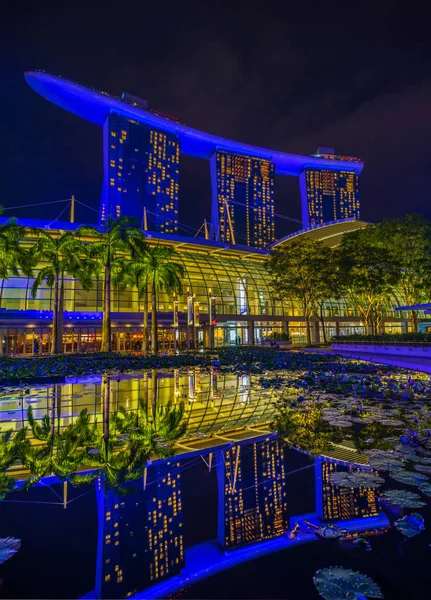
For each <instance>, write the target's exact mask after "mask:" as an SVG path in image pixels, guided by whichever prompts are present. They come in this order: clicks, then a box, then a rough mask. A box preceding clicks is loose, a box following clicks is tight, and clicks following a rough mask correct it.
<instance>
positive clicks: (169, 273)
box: [141, 246, 184, 352]
mask: <svg viewBox="0 0 431 600" xmlns="http://www.w3.org/2000/svg"><path fill="white" fill-rule="evenodd" d="M175 256H176V253H175V250H174V249H173V248H170V247H167V246H152V247H149V248H148V250H147V251H146V252H145V254H144V255H143V256H142V259H141V261H142V265H143V268H144V271H145V272H146V273H147V278H148V283H149V286H150V289H151V300H152V308H151V350H152V351H153V352H157V350H158V339H157V294H158V292H160V291H162V290H165V291H166V292H167V293H173V292H175V293H180V292H181V287H182V286H181V278H182V277H184V267H183V266H182V265H180V264H178V263H176V262H175V261H174V258H175Z"/></svg>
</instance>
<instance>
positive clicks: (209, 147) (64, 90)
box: [25, 71, 363, 176]
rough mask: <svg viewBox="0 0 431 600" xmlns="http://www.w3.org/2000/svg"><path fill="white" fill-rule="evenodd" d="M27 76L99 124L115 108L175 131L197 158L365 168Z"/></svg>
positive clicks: (292, 168) (290, 170) (58, 80)
mask: <svg viewBox="0 0 431 600" xmlns="http://www.w3.org/2000/svg"><path fill="white" fill-rule="evenodd" d="M25 79H26V81H27V83H28V84H29V85H30V86H31V87H32V88H33V89H34V90H35V91H36V92H37V93H38V94H40V95H41V96H43V97H44V98H45V99H46V100H49V101H50V102H53V103H54V104H57V106H60V107H61V108H64V110H67V111H68V112H71V113H73V114H75V115H77V116H79V117H81V118H83V119H86V120H87V121H91V122H92V123H95V124H96V125H100V126H102V125H103V123H104V121H105V119H106V117H107V115H108V114H109V113H111V112H115V113H118V114H120V115H122V116H123V117H125V118H128V119H133V120H135V121H139V122H140V123H144V124H146V125H150V126H152V127H155V128H157V129H161V130H163V131H168V132H172V133H175V134H176V135H178V137H179V140H180V143H181V152H182V153H184V154H188V155H190V156H195V157H197V158H210V157H211V156H212V154H213V153H214V151H215V150H225V151H228V152H232V153H237V154H245V155H248V156H256V157H259V158H264V159H267V160H271V161H272V162H273V163H274V165H275V169H276V172H277V173H278V174H280V175H293V176H298V175H299V174H300V173H301V172H302V171H303V170H304V169H305V168H320V169H322V168H324V169H331V170H336V171H341V170H342V171H353V172H355V173H357V174H359V173H361V171H362V168H363V163H362V162H360V161H348V160H335V159H334V160H332V159H325V158H319V157H315V156H301V155H299V154H288V153H286V152H279V151H276V150H269V149H267V148H259V147H257V146H251V145H249V144H243V143H241V142H235V141H233V140H228V139H225V138H222V137H218V136H216V135H213V134H211V133H205V132H204V131H199V130H198V129H194V128H193V127H188V126H187V125H184V124H183V123H177V122H176V121H172V120H170V119H169V118H165V117H162V116H160V115H156V114H154V113H152V112H150V111H148V110H145V109H144V108H141V107H138V106H133V105H132V104H130V103H129V102H127V101H125V100H122V99H121V98H117V97H115V96H112V95H110V94H107V93H106V92H101V91H98V90H95V89H91V88H88V87H85V86H83V85H80V84H79V83H75V82H73V81H70V80H68V79H63V78H62V77H59V76H56V75H51V74H48V73H44V72H42V71H27V72H26V73H25Z"/></svg>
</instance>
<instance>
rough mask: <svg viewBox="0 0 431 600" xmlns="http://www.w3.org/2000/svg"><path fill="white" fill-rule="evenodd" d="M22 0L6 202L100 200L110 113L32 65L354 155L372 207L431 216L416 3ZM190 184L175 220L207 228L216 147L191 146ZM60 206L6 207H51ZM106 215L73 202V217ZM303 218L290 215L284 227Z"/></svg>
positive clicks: (12, 51)
mask: <svg viewBox="0 0 431 600" xmlns="http://www.w3.org/2000/svg"><path fill="white" fill-rule="evenodd" d="M11 4H12V3H8V7H7V8H3V9H2V19H1V21H2V23H1V25H0V49H1V53H0V56H1V57H2V64H3V66H2V93H1V94H0V105H1V110H0V115H1V117H0V118H1V137H2V139H1V145H0V148H1V149H2V159H1V173H2V185H1V191H0V203H1V204H3V205H4V206H5V207H13V206H20V205H26V204H31V203H38V202H47V201H53V200H61V199H63V198H69V197H70V195H71V194H72V193H73V194H75V196H76V198H77V200H80V201H81V202H84V203H85V204H87V205H89V206H92V207H94V208H95V209H98V207H99V200H100V193H101V183H102V129H101V128H99V127H97V126H96V125H92V124H91V123H87V122H85V121H83V120H81V119H79V118H78V117H75V116H74V115H72V114H69V113H67V112H64V111H63V110H62V109H60V108H58V107H56V106H55V105H53V104H50V103H49V102H47V101H46V100H44V99H43V98H41V97H40V96H39V95H37V94H36V93H35V92H34V91H33V90H32V89H31V88H30V87H29V86H27V84H26V83H25V81H24V77H23V72H24V70H31V69H45V70H46V71H49V72H51V73H55V74H60V75H62V76H64V77H66V78H70V79H73V80H76V81H79V82H80V83H82V84H84V85H90V86H93V87H96V88H99V89H103V90H106V91H108V92H110V93H113V94H115V95H121V92H123V91H126V92H129V93H131V94H135V95H138V96H140V97H142V98H146V99H147V100H148V101H149V105H150V106H151V107H153V108H155V109H158V110H160V111H162V112H165V113H168V114H171V115H174V116H177V117H178V118H180V119H181V120H182V121H184V122H185V123H186V124H188V125H190V126H192V127H196V128H198V129H202V130H205V131H209V132H211V133H214V134H217V135H222V136H225V137H228V138H232V139H235V140H238V141H242V142H246V143H249V144H255V145H259V146H263V147H268V148H273V149H277V150H282V151H287V152H295V153H299V154H311V153H312V152H314V151H315V150H316V148H317V146H329V147H334V148H335V150H336V152H338V153H339V154H346V155H351V156H358V157H360V158H362V159H363V160H364V162H365V167H364V171H363V174H362V176H361V201H362V217H363V218H364V219H365V220H369V221H377V220H379V219H382V218H384V217H395V216H400V215H403V214H404V213H405V212H406V211H409V212H422V213H424V214H426V215H427V216H428V217H430V218H431V204H430V201H429V190H430V174H431V152H430V150H431V42H430V39H431V37H430V33H429V23H428V20H427V18H426V17H425V14H424V13H423V11H421V10H418V11H415V10H414V4H412V3H410V4H409V5H408V6H409V9H408V11H406V10H403V6H405V5H404V4H402V3H400V2H397V1H396V0H390V1H388V2H387V1H385V0H384V1H380V2H375V1H373V2H368V1H363V2H355V3H346V2H339V3H331V2H315V3H311V2H305V1H304V2H301V3H297V6H296V7H295V6H294V5H293V3H290V2H283V3H275V4H274V3H270V2H262V1H260V2H252V1H251V0H250V1H249V2H244V3H242V2H233V1H232V2H226V3H225V2H213V1H212V2H199V3H196V4H195V3H191V2H179V3H176V4H175V5H171V4H170V3H166V2H157V1H154V2H152V3H151V5H150V3H149V2H139V3H133V2H126V1H124V2H116V3H111V2H105V3H103V4H101V5H99V6H98V7H97V8H96V5H95V3H92V2H86V3H81V4H80V3H77V2H74V3H59V2H55V3H52V4H50V3H46V2H45V3H43V2H42V3H40V4H39V3H32V4H28V6H27V5H24V4H23V3H15V4H16V7H15V6H11ZM423 6H425V4H423ZM173 7H175V8H173ZM180 186H181V187H180V222H181V223H184V224H187V225H189V226H192V227H195V228H197V227H199V226H200V224H201V222H202V220H203V218H204V217H209V216H210V203H211V190H210V176H209V163H208V162H207V161H203V160H199V159H194V158H190V157H186V156H183V157H182V158H181V184H180ZM276 186H277V187H276V212H278V213H281V214H284V215H287V216H290V217H293V218H296V219H298V218H300V199H299V184H298V180H297V179H296V178H290V177H278V178H277V182H276ZM62 208H63V205H62V204H53V205H51V206H43V207H35V208H25V209H17V210H12V211H11V210H8V211H7V212H6V213H5V214H8V215H9V214H12V213H14V214H15V215H16V216H22V217H24V216H25V217H36V218H37V217H39V218H40V217H43V218H52V219H55V218H56V217H58V215H59V213H60V212H61V210H62ZM63 218H64V217H63ZM96 218H97V214H96V212H94V211H91V210H89V209H86V208H83V207H82V206H78V207H77V214H76V220H77V221H79V222H94V221H95V220H96ZM297 228H298V226H297V225H295V224H293V223H289V222H288V221H281V220H279V221H278V222H277V235H278V236H281V235H283V234H285V233H287V232H289V231H292V230H294V229H297ZM180 233H181V231H180ZM182 233H184V232H182Z"/></svg>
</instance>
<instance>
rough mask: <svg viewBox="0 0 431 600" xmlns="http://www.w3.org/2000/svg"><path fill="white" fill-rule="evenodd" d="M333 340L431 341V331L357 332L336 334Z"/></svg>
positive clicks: (425, 342) (405, 342)
mask: <svg viewBox="0 0 431 600" xmlns="http://www.w3.org/2000/svg"><path fill="white" fill-rule="evenodd" d="M332 341H333V342H383V343H385V342H386V343H394V342H401V343H404V344H408V343H409V342H413V343H424V344H429V343H431V333H419V332H418V333H384V334H381V335H363V334H360V333H355V334H352V335H335V336H333V337H332Z"/></svg>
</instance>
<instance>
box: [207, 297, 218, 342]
mask: <svg viewBox="0 0 431 600" xmlns="http://www.w3.org/2000/svg"><path fill="white" fill-rule="evenodd" d="M208 292H209V293H208V297H209V303H208V308H209V310H208V316H209V346H210V348H214V325H215V324H216V323H217V315H216V297H215V296H213V295H212V291H211V288H210V289H209V290H208Z"/></svg>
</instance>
